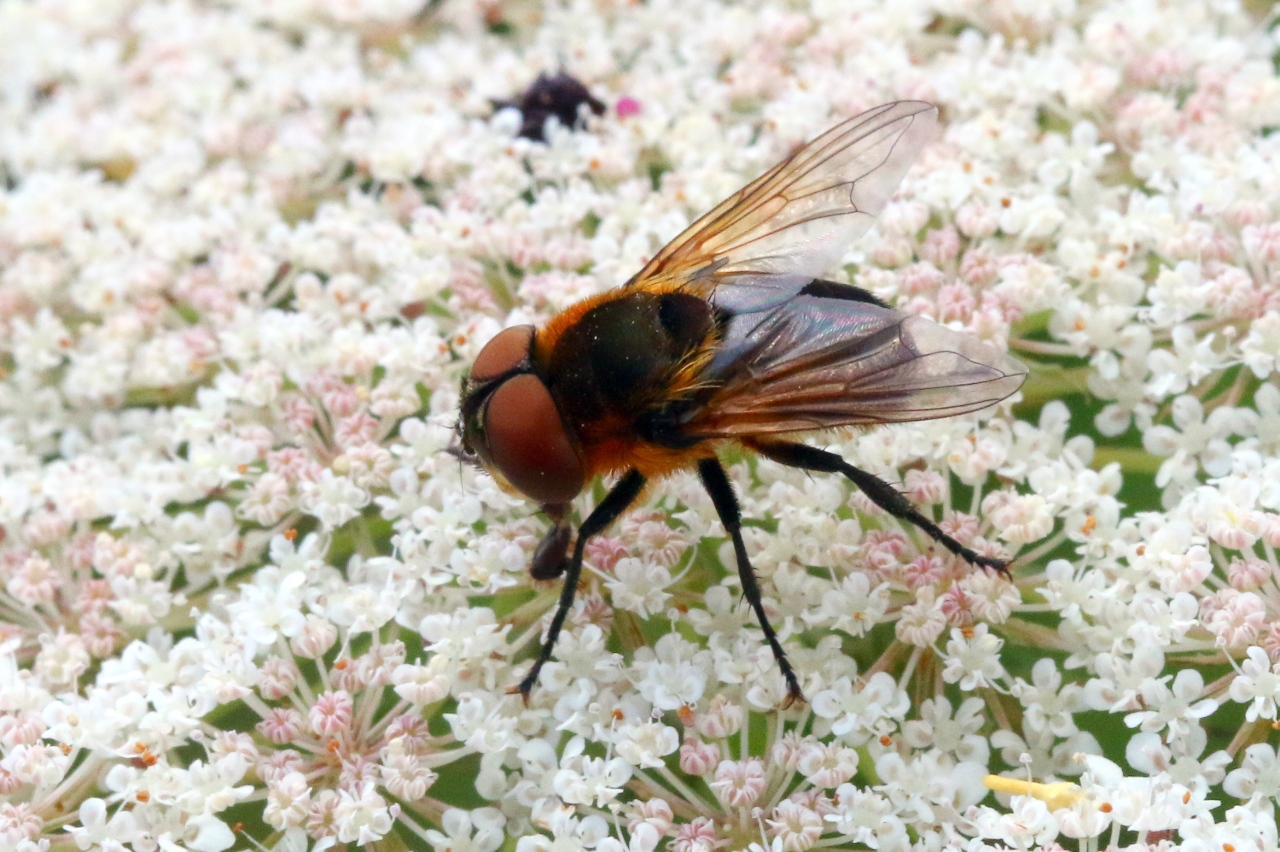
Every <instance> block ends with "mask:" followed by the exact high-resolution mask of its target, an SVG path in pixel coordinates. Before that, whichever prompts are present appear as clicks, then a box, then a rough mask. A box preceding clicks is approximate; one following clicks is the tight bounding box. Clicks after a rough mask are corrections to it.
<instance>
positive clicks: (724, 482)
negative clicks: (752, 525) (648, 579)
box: [698, 458, 804, 707]
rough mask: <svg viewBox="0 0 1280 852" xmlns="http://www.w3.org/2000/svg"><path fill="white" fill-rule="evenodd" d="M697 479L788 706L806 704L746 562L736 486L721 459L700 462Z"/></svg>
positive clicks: (752, 573)
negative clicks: (782, 683) (720, 527)
mask: <svg viewBox="0 0 1280 852" xmlns="http://www.w3.org/2000/svg"><path fill="white" fill-rule="evenodd" d="M698 476H699V477H700V478H701V479H702V485H703V487H704V488H706V489H707V494H708V495H709V496H710V497H711V502H712V504H713V505H714V506H715V507H716V514H718V515H719V516H720V523H722V524H724V529H725V532H727V533H728V534H729V540H730V541H732V542H733V552H734V555H736V556H737V559H738V576H739V577H740V578H741V579H742V594H743V596H745V597H746V599H747V602H748V603H750V604H751V608H752V609H753V610H755V612H756V619H757V620H758V621H759V622H760V629H761V630H763V631H764V638H765V639H766V640H767V641H768V642H769V647H770V648H771V649H772V650H773V657H774V659H776V660H777V661H778V668H779V669H781V671H782V677H783V678H785V679H786V681H787V703H786V705H785V706H787V707H790V706H791V705H792V704H793V703H795V702H796V701H797V700H798V701H804V694H803V693H801V692H800V681H799V680H797V679H796V673H795V670H794V669H793V668H791V663H790V662H788V661H787V655H786V652H785V651H783V650H782V643H781V642H779V641H778V634H777V633H775V632H774V630H773V625H772V624H770V623H769V617H768V616H767V615H765V614H764V601H762V600H761V599H760V584H759V583H757V582H756V572H755V571H754V570H752V568H751V561H750V560H749V559H747V546H746V544H745V543H744V542H743V541H742V511H741V509H739V508H738V498H737V496H736V495H735V494H734V493H733V483H732V482H730V481H729V477H728V476H726V475H725V472H724V468H723V467H721V465H720V462H719V460H718V459H714V458H710V459H703V460H702V461H700V462H698Z"/></svg>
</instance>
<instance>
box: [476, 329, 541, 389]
mask: <svg viewBox="0 0 1280 852" xmlns="http://www.w3.org/2000/svg"><path fill="white" fill-rule="evenodd" d="M532 344H533V326H531V325H515V326H512V327H511V328H504V329H503V330H502V331H500V332H498V333H497V334H496V335H494V337H493V339H492V340H490V341H489V342H488V343H486V344H485V345H484V348H483V349H481V350H480V354H479V355H477V356H476V362H475V363H474V364H472V365H471V380H472V381H473V382H477V383H484V382H490V381H493V380H494V379H496V378H498V377H499V376H502V375H504V374H506V373H510V372H511V371H512V370H514V369H515V368H516V367H519V366H520V365H521V364H523V363H524V362H525V361H527V360H528V359H529V347H530V345H532Z"/></svg>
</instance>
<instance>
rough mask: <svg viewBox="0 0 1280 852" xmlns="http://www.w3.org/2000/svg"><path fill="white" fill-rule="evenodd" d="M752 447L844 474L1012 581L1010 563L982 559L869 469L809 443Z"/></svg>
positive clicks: (959, 552)
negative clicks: (864, 468) (868, 470)
mask: <svg viewBox="0 0 1280 852" xmlns="http://www.w3.org/2000/svg"><path fill="white" fill-rule="evenodd" d="M750 446H751V448H752V449H753V450H755V451H756V452H758V453H760V455H762V456H764V457H766V458H770V459H773V460H774V461H776V462H778V463H779V464H785V465H787V466H788V467H798V468H800V469H801V470H812V471H819V472H821V473H843V474H844V475H845V476H847V477H849V479H850V481H852V482H853V484H854V485H856V486H858V489H859V490H860V491H861V492H862V493H863V494H865V495H867V497H869V498H870V499H871V502H873V503H875V504H876V505H877V506H879V507H880V508H881V509H884V510H885V511H886V512H888V513H889V514H890V515H893V516H894V517H895V518H901V519H902V520H904V521H909V522H911V523H913V524H915V525H916V526H917V527H919V528H920V529H922V530H924V531H925V533H927V534H928V536H929V537H930V538H932V539H933V540H934V541H936V542H937V543H938V544H940V545H942V546H943V547H945V548H946V549H947V550H950V551H951V552H952V553H954V554H955V555H956V556H959V557H960V558H961V559H963V560H965V561H966V562H968V563H969V564H970V565H977V566H978V567H980V568H991V569H993V570H995V571H999V572H1000V573H1001V574H1002V575H1003V576H1004V577H1005V578H1006V579H1007V578H1009V563H1008V562H1006V561H1005V560H1003V559H992V558H991V557H990V556H982V555H981V554H978V553H975V552H974V551H973V550H971V549H970V548H967V547H965V546H964V545H963V544H961V543H960V542H958V541H956V540H955V539H954V538H952V537H951V536H949V535H947V534H946V533H945V532H943V531H942V530H941V529H939V527H938V525H937V524H935V523H934V522H933V521H931V520H929V519H928V518H926V517H925V516H924V515H922V514H921V513H920V510H919V509H917V508H916V507H915V506H913V505H911V501H910V500H908V499H907V498H906V497H903V496H902V495H901V494H899V493H898V490H897V489H896V488H894V487H893V486H892V485H890V484H889V483H887V482H885V481H884V480H883V479H881V478H880V477H878V476H873V475H872V474H870V473H867V472H866V471H865V470H859V469H858V468H856V467H854V466H853V465H851V464H849V463H848V462H847V461H845V460H844V459H842V458H841V457H840V456H838V455H836V454H835V453H831V452H827V451H826V450H820V449H818V448H817V447H810V446H808V445H807V444H791V443H782V442H779V443H764V442H763V441H761V442H754V441H753V442H752V443H751V445H750Z"/></svg>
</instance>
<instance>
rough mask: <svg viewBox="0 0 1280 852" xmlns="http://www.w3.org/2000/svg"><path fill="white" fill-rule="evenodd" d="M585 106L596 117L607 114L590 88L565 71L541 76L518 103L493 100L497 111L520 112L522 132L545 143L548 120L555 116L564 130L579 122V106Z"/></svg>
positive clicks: (516, 101)
mask: <svg viewBox="0 0 1280 852" xmlns="http://www.w3.org/2000/svg"><path fill="white" fill-rule="evenodd" d="M582 104H586V105H587V108H588V109H590V110H591V112H593V113H594V114H596V115H603V114H604V104H603V103H601V102H600V101H599V100H597V99H596V98H594V97H592V95H591V92H589V91H587V87H586V86H584V85H582V84H581V83H579V82H578V81H577V80H575V79H574V78H573V77H570V76H569V75H568V74H566V73H564V72H563V71H562V72H560V73H559V74H556V75H554V76H550V77H548V76H547V75H546V74H545V73H543V74H539V75H538V79H537V80H534V81H533V85H532V86H530V87H529V88H528V90H527V91H526V92H525V93H524V94H523V95H521V96H520V99H519V100H515V101H494V102H493V106H494V108H495V109H506V108H507V107H513V108H515V109H518V110H520V115H521V117H522V119H523V120H522V121H521V123H520V133H519V134H518V135H520V136H523V137H524V138H525V139H532V140H534V141H535V142H543V141H545V139H544V137H543V128H544V127H545V126H546V123H547V119H548V118H551V117H552V116H555V118H556V120H557V121H559V122H560V123H561V124H562V125H564V126H565V127H574V126H575V125H577V123H578V107H580V106H581V105H582Z"/></svg>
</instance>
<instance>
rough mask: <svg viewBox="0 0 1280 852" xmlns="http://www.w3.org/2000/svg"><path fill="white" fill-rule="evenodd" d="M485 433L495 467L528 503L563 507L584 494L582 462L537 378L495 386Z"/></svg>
mask: <svg viewBox="0 0 1280 852" xmlns="http://www.w3.org/2000/svg"><path fill="white" fill-rule="evenodd" d="M503 333H504V334H505V333H506V332H503ZM494 340H495V341H496V340H497V338H494ZM492 345H493V344H492V343H490V344H489V346H492ZM488 348H489V347H485V351H486V352H487V351H488ZM483 354H484V353H483V352H482V353H481V355H482V356H483ZM476 363H477V365H478V364H479V361H478V360H477V362H476ZM484 431H485V438H486V441H487V443H488V445H489V457H490V459H491V460H492V462H493V465H494V467H496V468H498V470H499V471H501V472H502V475H503V476H505V477H506V478H507V481H508V482H510V483H511V484H512V485H514V486H515V487H516V488H518V489H520V490H521V491H522V492H523V493H525V494H526V495H528V496H529V497H531V498H532V499H534V500H537V501H538V502H539V503H567V502H569V501H570V500H572V499H573V498H574V497H576V496H578V492H579V491H581V490H582V486H583V484H584V480H585V479H586V471H585V470H584V468H583V464H582V457H581V456H580V455H579V453H578V448H577V446H576V445H575V443H574V442H573V441H572V440H571V439H570V438H569V433H568V432H567V431H566V430H565V428H564V421H562V420H561V419H560V412H559V411H557V410H556V404H555V401H554V400H553V399H552V398H551V394H550V393H549V392H548V391H547V388H546V385H544V384H543V383H542V382H541V381H540V380H539V379H538V377H537V376H534V375H532V374H530V373H522V374H521V375H518V376H512V377H511V378H509V379H507V380H506V381H505V382H503V383H502V384H501V385H499V387H498V389H497V390H495V391H494V392H493V396H492V397H490V399H489V404H488V406H487V408H486V410H485V414H484Z"/></svg>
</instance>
